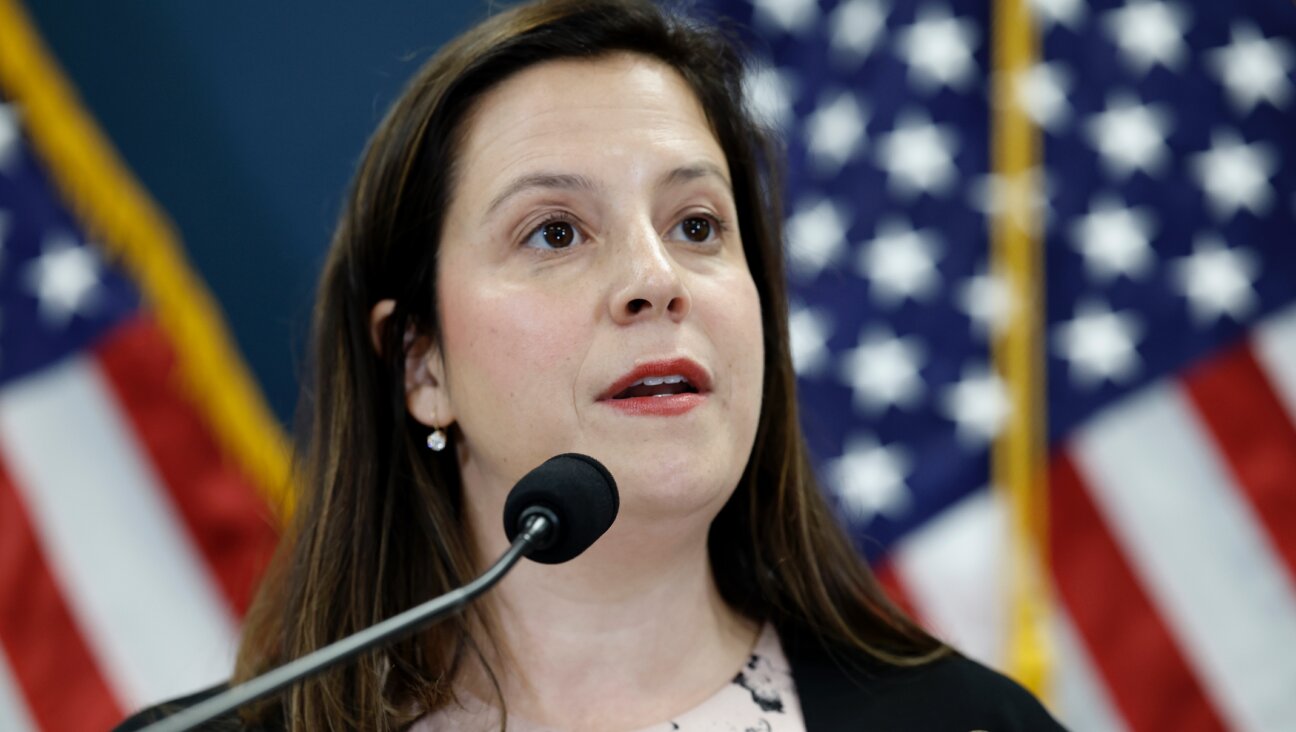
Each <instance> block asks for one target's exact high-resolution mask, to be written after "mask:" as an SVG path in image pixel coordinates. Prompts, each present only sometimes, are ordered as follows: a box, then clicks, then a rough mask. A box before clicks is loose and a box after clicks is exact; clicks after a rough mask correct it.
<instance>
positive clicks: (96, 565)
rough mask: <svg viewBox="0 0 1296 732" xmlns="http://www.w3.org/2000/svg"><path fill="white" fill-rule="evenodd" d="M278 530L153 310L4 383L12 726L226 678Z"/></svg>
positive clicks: (7, 685)
mask: <svg viewBox="0 0 1296 732" xmlns="http://www.w3.org/2000/svg"><path fill="white" fill-rule="evenodd" d="M273 538H274V532H273V529H272V524H271V522H270V521H269V519H268V515H267V511H266V509H265V507H264V502H263V501H262V500H261V499H260V497H259V495H258V493H257V491H256V490H254V489H253V488H252V486H251V483H250V482H249V481H248V480H246V479H245V478H243V477H242V474H241V473H240V471H238V470H237V468H236V467H235V466H234V465H233V464H232V462H231V461H230V460H229V459H228V458H227V457H225V456H223V455H222V454H221V451H220V450H219V446H218V444H217V442H216V441H215V440H214V439H213V437H212V434H211V432H210V430H209V429H208V428H207V427H206V425H205V423H204V422H203V420H202V419H201V416H200V414H199V412H198V411H197V410H196V409H195V408H194V406H193V403H192V400H190V399H189V398H188V397H187V395H186V394H185V393H184V387H183V385H182V384H181V383H180V382H179V381H178V376H177V372H176V370H175V368H174V355H173V353H172V352H171V350H170V347H169V344H168V342H167V340H166V338H165V337H164V336H163V334H162V333H161V331H160V330H159V329H158V328H157V327H156V325H155V324H153V323H152V322H151V321H149V320H145V319H140V320H136V321H133V322H130V323H126V324H124V325H122V326H120V327H119V328H117V329H116V330H115V331H114V332H113V333H112V334H110V335H109V337H108V338H106V339H105V340H104V341H103V342H102V343H101V344H99V345H98V346H97V347H96V348H95V349H93V350H92V351H90V352H87V353H85V354H83V355H81V356H79V357H76V358H72V359H69V360H67V361H64V362H62V363H59V364H56V365H54V366H52V367H50V368H46V369H44V370H42V371H39V372H37V373H34V374H32V375H30V376H28V377H25V378H23V379H21V380H19V381H17V382H14V383H11V384H9V385H7V386H6V387H5V389H4V390H3V391H0V549H3V551H2V552H0V594H3V595H4V596H6V597H9V598H14V599H10V600H7V601H6V602H5V603H4V612H3V613H2V614H0V649H3V651H4V653H3V658H5V659H7V663H8V666H7V667H6V668H0V728H3V729H10V728H11V726H12V728H16V729H22V728H23V727H22V725H26V726H28V727H30V726H32V725H33V724H34V725H36V726H38V727H39V728H40V729H44V730H63V729H67V730H74V729H75V730H80V729H104V728H107V727H109V726H112V725H113V724H115V723H116V722H117V721H119V720H120V719H121V717H122V716H124V714H126V713H128V712H130V711H133V710H134V709H137V708H139V707H141V706H143V705H146V704H151V703H155V702H158V701H160V700H163V699H166V698H170V697H174V696H177V695H180V694H184V693H187V692H192V691H195V690H197V689H200V688H203V687H205V686H209V685H211V684H213V683H216V682H219V681H221V680H223V679H225V678H227V677H228V675H229V673H230V670H231V668H232V659H233V653H234V650H235V648H236V644H237V625H238V619H239V618H240V617H241V614H242V612H243V610H244V608H245V606H246V601H247V597H248V586H249V585H250V580H251V579H252V578H253V577H254V576H255V574H256V572H257V571H258V570H259V568H260V566H261V563H262V562H263V561H264V558H265V556H266V554H267V552H268V551H269V549H270V546H271V545H272V543H273ZM10 593H21V594H19V595H11V594H10ZM10 700H17V703H11V701H10Z"/></svg>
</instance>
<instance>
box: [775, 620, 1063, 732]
mask: <svg viewBox="0 0 1296 732" xmlns="http://www.w3.org/2000/svg"><path fill="white" fill-rule="evenodd" d="M786 652H787V655H788V660H789V661H790V663H791V665H792V673H793V677H794V679H795V680H796V685H797V694H798V696H800V698H801V707H802V713H803V714H804V715H805V720H806V729H807V730H808V731H809V732H828V731H829V730H839V729H861V728H874V727H876V728H879V729H951V730H993V731H994V732H1011V731H1012V730H1032V732H1033V731H1034V730H1062V729H1063V727H1062V726H1061V725H1060V724H1059V723H1058V722H1057V721H1056V720H1055V719H1053V717H1052V716H1051V715H1050V714H1049V713H1048V711H1047V710H1045V709H1044V706H1043V705H1042V704H1040V702H1039V700H1038V699H1036V698H1035V697H1034V696H1033V695H1032V694H1031V693H1030V692H1029V691H1027V690H1026V689H1024V688H1023V687H1022V686H1021V685H1019V684H1018V683H1017V682H1015V681H1013V680H1012V679H1009V678H1008V677H1007V676H1004V675H1003V674H1001V673H999V672H997V671H994V670H991V669H989V668H987V667H985V666H983V665H981V664H979V663H977V662H976V661H973V660H971V659H969V658H966V657H964V656H962V655H960V654H958V653H951V654H950V655H948V656H945V657H943V658H940V659H937V660H935V661H931V662H929V663H925V664H922V665H918V666H910V667H900V666H892V665H888V664H883V663H880V662H877V661H874V660H866V659H860V658H859V657H858V656H853V655H851V654H849V653H845V652H829V651H827V650H825V649H823V648H822V647H817V644H813V645H812V644H798V643H795V642H794V643H793V644H791V647H789V648H787V649H786Z"/></svg>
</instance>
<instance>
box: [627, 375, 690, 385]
mask: <svg viewBox="0 0 1296 732" xmlns="http://www.w3.org/2000/svg"><path fill="white" fill-rule="evenodd" d="M686 381H688V379H686V378H684V377H683V376H680V375H679V374H671V375H670V376H645V377H644V378H642V379H640V380H638V381H636V382H635V383H633V384H631V386H638V385H639V384H643V385H644V386H661V385H662V384H679V383H682V382H686Z"/></svg>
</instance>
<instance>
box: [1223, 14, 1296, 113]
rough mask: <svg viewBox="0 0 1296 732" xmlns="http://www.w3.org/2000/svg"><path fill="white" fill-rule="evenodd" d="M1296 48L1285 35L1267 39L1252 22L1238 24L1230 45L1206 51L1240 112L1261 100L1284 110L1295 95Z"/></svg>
mask: <svg viewBox="0 0 1296 732" xmlns="http://www.w3.org/2000/svg"><path fill="white" fill-rule="evenodd" d="M1294 59H1296V51H1293V50H1292V44H1291V43H1289V42H1288V41H1287V40H1286V39H1283V38H1278V37H1274V38H1265V37H1264V36H1262V35H1261V34H1260V31H1259V30H1257V29H1256V27H1255V25H1253V24H1251V23H1237V24H1234V26H1233V28H1232V31H1231V33H1230V37H1229V44H1228V45H1227V46H1224V47H1223V48H1217V49H1215V50H1213V51H1208V52H1207V53H1206V66H1207V68H1209V69H1210V70H1211V71H1213V72H1214V73H1215V75H1216V76H1218V77H1219V79H1220V81H1221V82H1222V83H1223V84H1224V88H1225V89H1226V90H1227V91H1228V94H1229V100H1230V101H1232V103H1233V106H1234V107H1235V108H1236V109H1237V110H1238V112H1240V113H1242V114H1243V115H1246V114H1249V113H1250V112H1251V110H1253V109H1255V107H1256V105H1257V104H1259V103H1261V102H1269V103H1270V104H1272V105H1273V106H1274V107H1277V108H1279V109H1282V108H1284V107H1286V106H1287V101H1288V100H1289V99H1290V98H1291V93H1292V84H1291V80H1290V79H1289V78H1288V74H1289V73H1290V72H1291V69H1292V66H1293V64H1294V63H1296V60H1294Z"/></svg>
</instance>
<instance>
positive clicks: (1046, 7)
mask: <svg viewBox="0 0 1296 732" xmlns="http://www.w3.org/2000/svg"><path fill="white" fill-rule="evenodd" d="M1030 7H1031V10H1032V11H1033V12H1032V13H1031V17H1032V18H1033V19H1034V20H1035V21H1036V22H1037V23H1038V24H1039V25H1040V26H1042V27H1043V28H1044V29H1046V30H1047V29H1049V28H1052V27H1053V26H1055V25H1064V26H1066V27H1068V28H1075V27H1076V26H1077V25H1079V23H1080V21H1081V20H1082V19H1084V15H1085V3H1084V0H1030Z"/></svg>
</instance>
